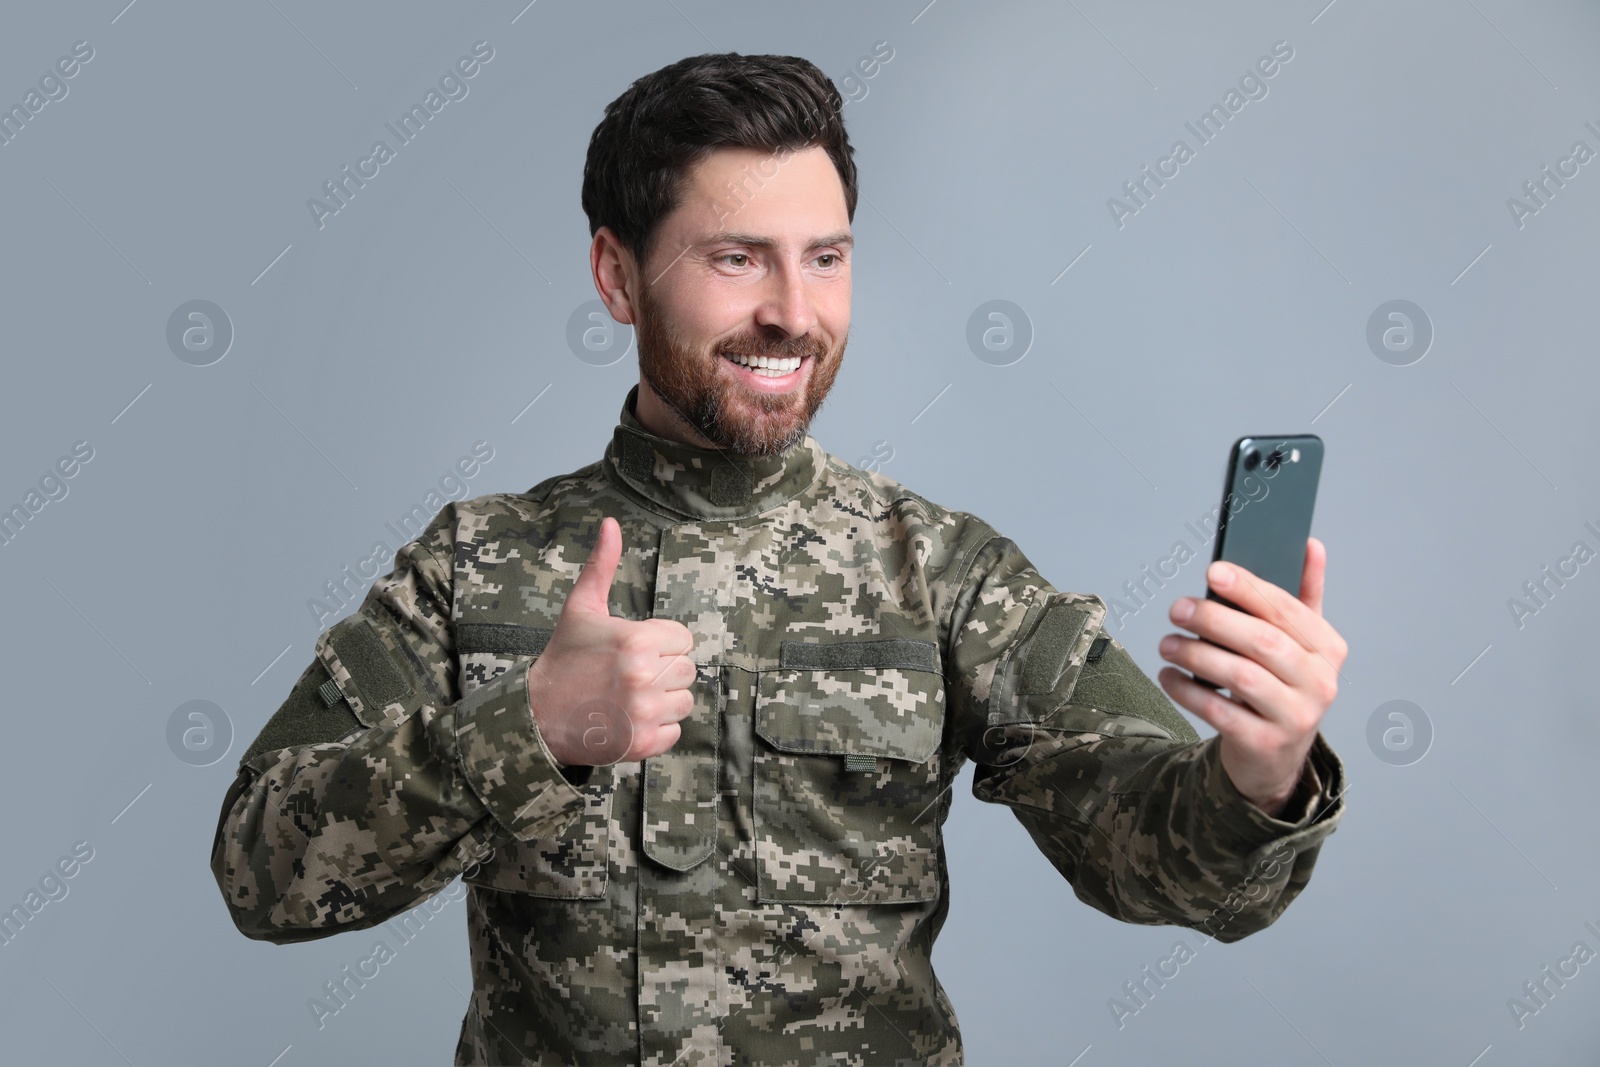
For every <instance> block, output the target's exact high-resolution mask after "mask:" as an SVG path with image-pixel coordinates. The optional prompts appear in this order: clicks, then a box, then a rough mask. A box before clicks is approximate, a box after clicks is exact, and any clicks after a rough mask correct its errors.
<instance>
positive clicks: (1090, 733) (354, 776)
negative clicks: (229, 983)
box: [211, 389, 1344, 1067]
mask: <svg viewBox="0 0 1600 1067" xmlns="http://www.w3.org/2000/svg"><path fill="white" fill-rule="evenodd" d="M636 392H637V389H635V393H636ZM633 398H634V393H630V394H629V397H628V400H627V401H626V402H625V404H624V407H623V411H622V417H621V424H620V425H619V426H618V427H617V428H616V430H615V432H614V435H613V439H612V441H611V443H610V445H609V446H608V447H607V449H606V450H605V455H604V458H603V459H602V460H601V461H599V462H597V463H593V464H590V465H588V466H586V467H583V468H581V469H579V470H577V471H574V472H573V473H571V474H568V475H564V476H560V477H556V478H551V479H549V480H547V481H544V482H542V483H540V484H539V485H538V486H535V487H534V488H533V489H531V490H529V491H528V492H527V493H522V494H509V493H504V494H500V493H497V494H489V495H486V496H480V497H477V498H475V499H472V500H465V501H458V502H454V503H451V504H449V505H447V506H446V507H445V508H444V509H443V510H442V511H440V512H439V514H438V515H437V516H436V517H435V519H434V520H433V522H432V523H431V524H430V525H429V526H428V528H427V529H426V530H425V531H424V533H423V534H422V536H421V537H419V538H418V540H416V541H414V542H411V543H410V544H407V545H406V546H405V547H404V548H403V549H402V550H401V551H400V552H399V553H398V554H397V556H396V560H395V567H394V569H393V571H391V572H390V573H389V574H388V575H386V576H383V577H381V578H379V579H378V580H377V581H376V582H375V583H374V585H373V586H372V588H371V589H370V590H369V592H368V594H367V596H366V599H365V600H364V602H363V603H362V605H361V607H360V608H359V610H358V611H357V612H356V613H354V614H352V615H351V616H350V617H348V618H346V619H343V620H341V621H340V622H338V623H336V624H334V625H333V626H331V627H330V628H329V629H328V630H327V631H326V632H325V633H323V634H322V636H321V637H320V638H319V640H318V642H317V648H316V656H315V661H314V662H313V663H312V664H311V666H310V667H308V668H307V670H306V672H305V674H303V675H302V676H301V679H300V681H299V682H298V683H297V685H296V687H295V690H294V692H293V693H291V695H290V697H289V699H288V700H287V701H286V702H285V705H284V707H283V708H282V709H280V711H279V712H278V714H277V715H275V716H274V720H273V721H272V722H269V723H268V724H267V727H266V728H264V729H263V731H262V736H261V738H260V739H258V742H257V745H256V746H254V748H253V750H252V751H251V752H247V753H246V758H245V759H244V760H243V762H242V763H241V766H240V769H239V774H238V778H237V779H236V781H235V782H234V784H233V786H232V788H231V789H230V790H229V792H228V795H227V797H226V799H225V800H224V802H223V805H222V812H221V818H220V821H219V824H218V827H217V833H216V838H215V842H214V845H213V852H212V858H211V864H212V869H213V871H214V873H215V875H216V878H217V884H218V886H219V887H220V888H221V890H222V892H223V895H224V897H225V898H226V900H227V903H228V907H229V909H230V911H231V914H232V917H233V919H234V922H235V923H236V924H237V926H238V927H239V929H240V930H241V931H243V932H244V933H245V934H246V935H247V936H249V937H252V938H259V939H263V940H268V941H274V942H279V943H288V942H295V941H303V940H308V939H312V938H318V937H325V936H327V935H330V934H334V933H338V932H340V931H344V930H361V929H365V928H368V927H371V926H374V925H376V924H378V923H380V922H382V921H384V920H386V919H388V918H390V917H391V916H394V915H397V914H398V913H400V912H403V911H405V910H406V909H409V908H412V907H415V906H416V905H418V904H419V903H421V902H422V901H423V900H425V899H427V898H429V897H430V896H432V895H433V894H435V893H437V892H438V891H439V890H441V889H443V888H444V887H445V886H447V885H448V884H449V883H450V882H451V881H452V880H453V879H455V878H457V877H464V879H465V881H466V882H467V883H468V885H469V886H470V890H469V893H468V897H467V904H468V927H469V931H470V941H471V955H472V969H473V993H472V998H471V1003H470V1006H469V1008H468V1010H467V1013H466V1017H465V1019H464V1020H463V1022H462V1026H461V1032H460V1038H459V1043H458V1046H457V1052H456V1062H457V1063H458V1064H491V1063H492V1064H529V1063H533V1064H546V1065H552V1064H582V1065H584V1067H594V1065H600V1064H641V1065H649V1067H667V1065H669V1064H676V1065H681V1067H693V1065H705V1067H709V1065H735V1064H739V1065H749V1064H786V1065H792V1067H800V1065H808V1067H809V1065H813V1064H822V1063H827V1064H854V1065H861V1067H866V1065H871V1067H879V1065H884V1064H945V1065H949V1064H960V1063H961V1062H962V1051H961V1040H960V1035H959V1033H958V1031H957V1026H956V1017H955V1013H954V1011H953V1009H952V1008H951V1005H950V1002H949V1001H948V1000H947V999H946V997H945V993H944V990H943V988H942V987H941V986H940V984H939V981H938V979H937V978H936V977H935V976H934V973H933V969H932V966H931V962H930V955H931V951H932V948H933V942H934V938H935V936H936V935H937V934H938V932H939V928H940V926H941V925H942V924H943V921H944V918H945V915H946V912H947V910H948V903H949V902H948V894H947V891H946V890H947V885H948V883H947V880H946V867H945V854H944V849H943V845H942V842H941V837H940V827H941V826H942V824H943V823H944V820H945V816H946V814H947V813H948V810H949V806H950V800H951V790H950V787H951V785H952V783H953V781H954V779H955V777H956V775H957V773H958V772H959V771H960V769H961V768H962V766H963V764H964V763H965V762H966V761H967V760H969V759H970V760H972V761H974V765H975V767H974V769H975V774H974V779H973V793H974V795H976V796H977V797H978V798H979V799H981V800H985V801H990V802H996V803H1001V804H1006V805H1008V806H1009V807H1011V809H1012V810H1013V811H1014V812H1015V814H1016V817H1017V819H1018V820H1019V821H1020V822H1021V823H1022V825H1023V826H1024V827H1025V828H1026V829H1027V831H1028V833H1029V834H1030V835H1031V836H1032V838H1033V839H1034V841H1035V842H1037V844H1038V846H1039V848H1040V849H1041V850H1042V851H1043V853H1044V854H1045V856H1047V857H1048V858H1049V860H1050V862H1051V863H1052V864H1054V865H1055V866H1056V868H1057V869H1059V870H1060V871H1061V873H1062V874H1063V875H1064V876H1065V877H1066V878H1067V879H1068V881H1069V882H1070V883H1071V884H1072V886H1073V889H1074V891H1075V892H1076V893H1077V895H1078V896H1079V897H1080V898H1081V899H1082V900H1084V901H1086V902H1087V903H1089V904H1091V905H1093V906H1094V907H1096V908H1098V909H1100V910H1101V911H1103V912H1105V913H1106V914H1108V915H1111V916H1113V917H1115V918H1118V919H1122V920H1125V921H1128V922H1134V923H1170V924H1179V925H1185V926H1189V927H1192V928H1196V929H1204V930H1205V931H1206V932H1208V933H1211V934H1213V935H1214V936H1216V937H1217V938H1218V939H1220V940H1224V941H1233V940H1237V939H1238V938H1240V937H1243V936H1245V935H1246V934H1249V933H1251V932H1253V931H1256V930H1259V929H1261V928H1262V927H1265V926H1266V925H1268V924H1269V923H1271V922H1272V921H1273V920H1274V919H1276V918H1277V916H1278V915H1279V914H1281V913H1282V911H1283V909H1284V908H1286V907H1287V906H1288V905H1289V903H1290V901H1292V900H1293V899H1294V897H1295V896H1296V895H1298V894H1299V892H1300V891H1301V889H1303V888H1304V886H1305V885H1306V882H1307V880H1308V879H1309V877H1310V874H1311V869H1312V866H1313V864H1314V863H1315V860H1316V856H1317V852H1318V850H1319V848H1320V845H1321V841H1322V839H1323V838H1324V837H1326V836H1327V835H1328V834H1329V833H1330V832H1332V831H1333V829H1334V827H1335V826H1336V825H1337V823H1338V821H1339V819H1340V817H1341V816H1342V814H1343V800H1342V799H1341V794H1342V792H1343V788H1344V787H1343V781H1344V772H1343V768H1342V767H1341V765H1340V763H1339V760H1338V758H1337V757H1336V756H1335V755H1334V754H1333V752H1332V751H1331V749H1329V747H1328V746H1327V744H1326V742H1325V741H1324V740H1323V739H1322V738H1321V737H1320V735H1319V737H1318V738H1317V740H1316V744H1315V746H1314V747H1313V749H1312V751H1311V756H1310V759H1309V761H1308V771H1307V773H1306V775H1305V777H1304V778H1303V779H1302V783H1301V788H1300V790H1299V792H1297V794H1296V796H1295V798H1294V799H1293V800H1292V801H1291V806H1290V808H1289V809H1288V810H1286V811H1285V812H1284V816H1285V818H1284V819H1274V818H1270V817H1268V816H1267V815H1265V814H1264V813H1262V812H1261V811H1260V810H1259V809H1257V808H1256V807H1255V806H1254V805H1252V804H1251V803H1250V802H1249V801H1247V800H1245V799H1244V798H1243V796H1242V795H1241V794H1239V793H1238V791H1237V790H1236V789H1235V788H1234V787H1233V785H1232V783H1231V781H1230V780H1229V779H1228V777H1227V775H1226V774H1225V773H1224V772H1223V770H1222V767H1221V763H1220V762H1219V759H1218V748H1217V745H1216V742H1215V739H1214V738H1213V739H1211V740H1206V741H1201V740H1199V739H1198V737H1197V735H1196V734H1195V733H1194V731H1193V729H1192V728H1190V727H1189V726H1188V725H1187V723H1186V721H1185V720H1184V719H1183V718H1182V716H1181V715H1179V714H1178V713H1177V712H1176V710H1175V709H1174V708H1173V706H1172V704H1171V703H1170V701H1168V700H1167V699H1166V697H1165V694H1163V693H1162V692H1161V691H1160V689H1159V688H1158V687H1157V686H1156V685H1155V683H1154V682H1152V681H1151V680H1150V679H1149V678H1148V677H1146V676H1145V675H1143V674H1142V673H1141V672H1140V671H1139V668H1138V667H1137V666H1136V665H1135V664H1134V662H1133V660H1132V658H1131V657H1129V656H1128V654H1127V652H1126V650H1125V649H1124V648H1123V647H1122V646H1121V645H1120V644H1119V643H1118V642H1116V641H1115V640H1111V639H1109V635H1104V634H1103V632H1102V629H1101V626H1102V622H1103V621H1104V617H1105V612H1106V608H1105V605H1104V604H1103V603H1102V602H1101V601H1100V600H1099V599H1098V598H1096V597H1093V596H1089V595H1085V594H1078V593H1062V592H1057V591H1056V590H1055V589H1054V588H1052V586H1051V585H1050V584H1049V583H1048V582H1046V581H1045V580H1044V579H1043V578H1042V577H1041V576H1040V575H1039V573H1038V571H1036V570H1035V569H1034V567H1033V566H1032V564H1031V563H1029V561H1028V559H1027V558H1026V557H1025V556H1024V555H1023V554H1022V552H1021V551H1019V550H1018V548H1017V546H1016V545H1014V544H1013V543H1012V542H1011V541H1009V540H1007V539H1006V538H1004V537H1001V536H999V535H998V534H996V533H995V531H994V530H993V529H991V528H990V527H989V526H987V525H985V524H984V523H983V522H982V521H981V520H979V519H977V518H976V517H974V516H972V515H970V514H967V513H964V512H959V511H950V510H947V509H944V508H941V507H939V506H937V505H935V504H933V503H931V502H929V501H927V500H925V499H923V498H922V497H920V496H918V495H917V494H915V493H913V492H911V491H909V490H907V489H905V488H904V487H902V486H900V485H898V484H897V483H895V482H893V481H892V480H890V479H888V478H885V477H883V476H882V475H880V474H877V473H870V472H866V471H862V470H859V469H857V468H855V467H852V466H850V465H848V464H846V463H844V462H842V461H840V460H839V459H837V458H836V457H834V456H832V455H829V454H827V453H826V452H824V451H823V450H822V449H821V448H820V447H819V446H818V445H817V443H816V441H815V440H814V439H812V438H810V437H807V438H806V439H805V440H804V441H803V442H802V443H801V444H799V445H797V446H796V447H795V448H793V449H791V450H790V451H789V452H788V453H786V454H784V455H782V456H770V457H737V458H735V457H731V456H728V455H725V454H723V453H721V452H718V451H716V450H702V449H698V448H693V447H690V446H686V445H682V444H678V443H675V442H670V441H666V440H663V439H661V438H658V437H655V436H654V435H651V434H649V433H647V432H646V431H644V430H643V429H642V427H640V425H639V424H638V422H637V421H636V420H635V419H634V417H633V415H632V413H631V407H632V402H633ZM606 515H610V516H613V517H615V518H616V519H617V521H618V522H619V523H620V524H621V527H622V538H623V556H622V561H621V564H620V566H619V568H618V571H617V577H616V580H615V581H614V583H613V585H612V590H611V600H610V608H611V613H612V614H613V615H616V616H619V617H625V618H629V619H645V618H651V617H656V618H671V619H675V620H677V621H679V622H681V623H683V624H684V625H685V626H687V627H688V628H689V629H690V630H691V631H692V632H693V633H694V637H695V646H694V652H693V656H694V659H695V661H696V663H697V664H698V668H699V676H698V679H697V681H696V683H695V686H694V694H695V711H694V714H693V715H692V716H691V717H690V718H689V719H687V720H685V721H684V723H683V724H682V725H683V734H682V738H681V740H680V741H679V742H678V744H677V745H676V746H675V747H674V748H673V749H672V750H671V751H669V752H667V753H665V754H663V755H661V756H657V757H653V758H651V759H648V760H645V761H643V762H642V763H639V762H634V763H626V764H615V765H612V766H604V767H595V768H574V767H567V768H563V767H559V766H557V765H556V763H555V762H554V760H553V758H552V757H551V755H550V753H549V751H548V750H547V749H546V747H545V746H544V743H543V741H541V740H540V738H539V736H538V732H537V730H536V729H535V728H534V722H533V718H532V716H531V713H530V710H529V705H528V699H529V698H528V690H527V679H526V669H527V667H528V665H529V663H530V662H536V659H537V656H538V655H539V654H540V652H541V651H542V649H543V647H544V643H545V641H546V639H548V637H549V633H550V630H551V628H553V627H554V625H555V623H556V620H557V618H558V617H559V615H560V611H561V607H562V604H563V603H564V601H565V598H566V594H567V591H568V590H569V589H570V588H571V586H572V583H573V581H574V580H575V579H576V578H577V576H578V574H579V572H580V570H581V569H582V567H583V564H584V562H585V561H586V560H587V558H588V556H589V552H590V549H591V548H592V546H593V544H594V540H595V536H596V534H597V531H598V529H599V526H600V520H601V519H602V517H604V516H606ZM1097 639H1099V640H1097ZM330 681H331V683H332V684H331V685H329V684H328V683H329V682H330ZM318 696H321V697H323V699H318V700H315V701H314V702H313V699H314V698H315V697H318ZM307 709H311V710H307ZM275 724H276V725H275ZM1269 860H1270V861H1271V862H1270V863H1269V862H1268V861H1269ZM1246 886H1248V887H1249V888H1250V892H1249V893H1241V891H1240V890H1241V888H1242V887H1246ZM1219 916H1220V917H1221V919H1222V920H1225V921H1220V922H1219Z"/></svg>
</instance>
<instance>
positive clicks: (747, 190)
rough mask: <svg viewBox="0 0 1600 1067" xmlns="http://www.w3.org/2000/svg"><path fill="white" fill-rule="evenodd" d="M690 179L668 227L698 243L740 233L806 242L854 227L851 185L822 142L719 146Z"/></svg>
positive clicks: (695, 167) (697, 165)
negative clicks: (847, 195) (848, 195)
mask: <svg viewBox="0 0 1600 1067" xmlns="http://www.w3.org/2000/svg"><path fill="white" fill-rule="evenodd" d="M686 177H687V180H686V181H685V183H684V189H683V199H682V202H681V203H680V204H679V205H678V207H677V208H676V209H674V210H673V212H672V213H671V214H670V215H668V216H667V217H666V218H665V219H663V220H662V226H663V229H666V230H671V231H672V232H674V233H676V234H678V235H679V236H682V237H687V238H689V239H691V240H692V239H694V238H695V237H696V236H698V235H704V234H710V233H714V232H717V231H719V230H737V231H739V232H741V233H760V234H764V235H767V236H770V237H772V238H773V239H775V240H777V241H778V242H779V243H785V242H788V241H793V242H804V241H807V240H810V239H812V238H814V237H816V236H818V235H821V234H823V233H832V232H836V231H841V230H848V229H849V225H850V223H849V211H848V210H847V208H846V207H845V199H844V183H843V182H841V181H840V180H839V172H838V170H837V169H836V168H835V167H834V165H833V160H831V159H830V158H828V153H827V150H826V149H824V148H821V147H811V148H803V149H799V150H792V151H778V152H768V151H766V150H765V149H759V148H718V149H714V150H712V152H711V153H710V154H709V155H707V156H706V157H705V158H704V159H702V160H700V161H699V162H697V163H695V164H694V165H693V166H692V167H691V168H690V169H689V172H688V174H687V176H686Z"/></svg>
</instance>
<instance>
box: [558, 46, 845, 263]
mask: <svg viewBox="0 0 1600 1067" xmlns="http://www.w3.org/2000/svg"><path fill="white" fill-rule="evenodd" d="M843 106H844V103H843V98H842V97H841V96H840V94H839V90H838V89H837V88H835V87H834V84H833V80H832V79H831V78H829V77H828V76H827V75H826V74H824V73H822V71H821V70H819V69H818V68H817V66H816V65H815V64H814V63H811V62H810V61H809V60H805V59H801V58H800V57H798V56H769V55H760V56H746V55H740V54H739V53H737V52H708V53H706V54H704V55H698V56H690V57H688V58H687V59H680V60H679V61H678V62H676V63H672V64H670V65H668V66H665V67H662V68H661V69H660V70H658V71H655V72H654V73H652V74H646V75H645V76H644V77H642V78H640V79H638V80H637V81H635V82H634V83H633V84H632V85H630V86H628V88H627V90H626V91H625V92H624V93H623V94H622V95H621V96H619V97H617V98H616V99H615V100H613V101H611V103H610V104H608V105H607V106H606V112H605V116H604V117H603V118H601V120H600V124H599V125H598V126H596V127H595V128H594V134H593V136H591V137H590V138H589V155H588V158H587V160H586V161H585V162H584V166H583V210H584V213H585V214H586V215H588V216H589V236H590V237H593V236H594V235H595V234H596V233H598V232H599V230H600V227H601V226H610V227H611V229H612V230H613V231H614V232H615V233H616V235H617V239H618V240H619V241H621V243H622V245H623V246H624V247H625V248H627V249H628V250H629V251H630V252H632V253H633V255H634V258H635V259H637V260H638V262H639V263H640V264H641V265H642V264H644V263H646V262H648V260H649V258H650V252H651V247H652V245H653V243H654V240H655V235H656V229H657V227H658V225H659V224H660V222H661V220H662V219H663V218H665V217H666V216H667V215H669V214H671V213H672V211H673V209H674V208H676V207H677V206H678V204H679V202H680V201H681V198H682V192H683V186H684V183H685V181H686V180H687V178H688V172H689V169H690V168H691V167H692V166H694V164H696V163H698V162H700V160H702V159H704V158H705V157H706V156H708V155H710V154H711V152H712V151H713V150H714V149H717V148H755V149H762V150H765V151H769V152H776V151H778V150H779V149H785V150H799V149H802V148H812V147H821V148H824V149H826V150H827V152H828V157H829V158H830V159H831V160H833V165H834V168H835V169H836V170H837V171H838V172H839V181H840V183H841V184H842V185H843V186H844V201H845V210H846V212H847V213H848V217H849V218H850V220H851V221H854V220H855V217H856V165H855V160H854V154H855V150H854V149H853V148H851V147H850V138H849V136H848V135H847V134H846V133H845V129H844V117H843V114H842V109H843Z"/></svg>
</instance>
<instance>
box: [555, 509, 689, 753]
mask: <svg viewBox="0 0 1600 1067" xmlns="http://www.w3.org/2000/svg"><path fill="white" fill-rule="evenodd" d="M621 559H622V527H621V526H619V525H618V524H617V520H616V519H613V518H609V517H608V518H605V519H602V520H601V522H600V535H599V538H598V539H597V540H596V541H595V545H594V548H593V550H591V551H590V553H589V559H588V562H586V563H585V564H584V566H583V572H582V573H581V574H579V575H578V580H577V581H576V582H574V583H573V585H572V591H571V592H570V593H569V594H568V595H567V602H566V603H565V604H564V605H562V608H561V616H560V618H559V619H557V621H556V627H555V631H554V632H553V633H552V634H551V635H550V641H549V643H548V644H547V645H546V646H545V650H544V652H543V654H541V655H540V656H539V658H538V659H536V660H534V661H533V663H532V664H531V665H530V666H529V668H528V694H529V699H530V702H531V704H532V710H533V718H534V722H535V723H537V725H538V728H539V736H540V737H542V738H543V739H544V743H545V746H546V747H547V748H549V750H550V753H551V754H552V755H553V756H555V758H556V759H557V760H558V761H559V762H561V763H563V764H565V765H568V766H591V765H592V766H599V765H604V764H608V763H620V762H623V761H630V760H642V759H647V758H648V757H650V756H657V755H660V754H661V753H663V752H665V751H667V750H668V749H669V748H671V747H672V746H673V745H675V744H677V742H678V737H679V735H680V733H681V729H680V727H679V726H678V722H679V721H680V720H682V719H685V718H688V716H689V713H690V711H691V710H693V708H694V696H693V693H692V692H691V691H690V686H692V685H693V684H694V679H695V663H694V660H693V658H691V656H690V653H691V652H693V650H694V635H693V634H692V633H690V631H689V628H688V627H687V626H685V625H683V624H682V623H680V622H674V621H673V620H671V619H643V620H640V621H634V620H631V619H618V618H614V617H612V615H611V611H610V608H609V607H608V606H607V601H608V598H609V597H610V594H611V582H612V579H613V578H615V577H616V573H617V564H618V563H619V562H620V561H621Z"/></svg>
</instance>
